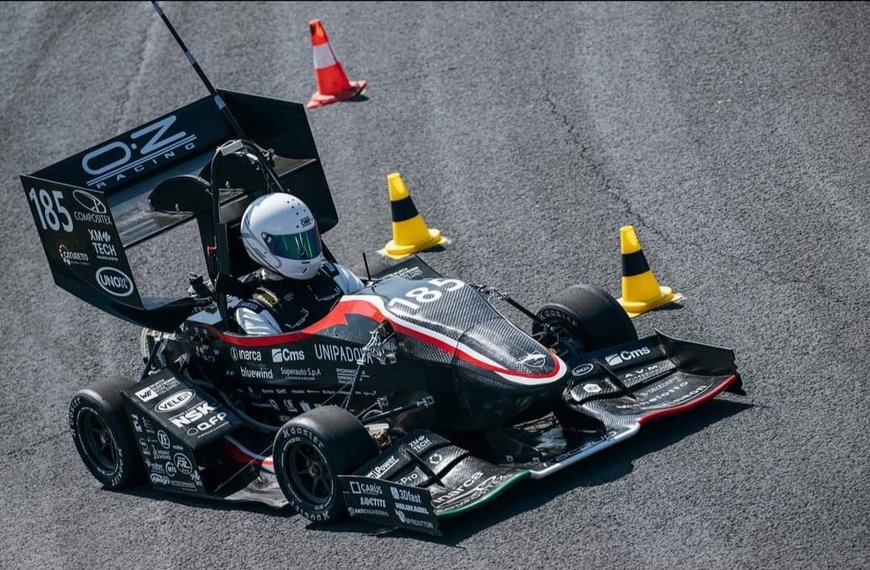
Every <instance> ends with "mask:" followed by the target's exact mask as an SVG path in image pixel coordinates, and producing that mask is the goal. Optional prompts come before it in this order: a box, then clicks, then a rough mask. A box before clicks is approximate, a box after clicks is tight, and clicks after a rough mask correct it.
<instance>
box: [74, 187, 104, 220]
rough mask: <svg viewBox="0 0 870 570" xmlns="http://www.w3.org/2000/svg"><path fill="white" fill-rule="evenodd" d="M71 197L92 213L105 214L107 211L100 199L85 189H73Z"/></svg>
mask: <svg viewBox="0 0 870 570" xmlns="http://www.w3.org/2000/svg"><path fill="white" fill-rule="evenodd" d="M73 198H75V200H76V202H78V203H79V205H80V206H81V207H82V208H84V209H85V210H87V211H89V212H93V213H94V214H105V213H106V212H107V211H108V209H107V208H106V205H105V204H104V203H103V201H102V200H100V199H99V198H97V197H96V196H94V195H93V194H91V193H90V192H87V191H85V190H73Z"/></svg>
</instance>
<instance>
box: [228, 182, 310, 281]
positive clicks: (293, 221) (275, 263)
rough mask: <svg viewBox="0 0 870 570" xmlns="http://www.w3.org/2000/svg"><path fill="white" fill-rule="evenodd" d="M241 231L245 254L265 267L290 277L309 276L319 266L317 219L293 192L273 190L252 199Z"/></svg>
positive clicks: (303, 277)
mask: <svg viewBox="0 0 870 570" xmlns="http://www.w3.org/2000/svg"><path fill="white" fill-rule="evenodd" d="M241 233H242V243H243V244H244V245H245V250H246V251H247V252H248V255H249V256H251V259H253V260H254V261H256V262H257V263H259V264H260V265H262V266H263V267H265V268H266V269H269V270H271V271H274V272H275V273H278V274H280V275H283V276H284V277H289V278H291V279H311V278H312V277H314V276H315V275H317V272H318V271H319V270H320V265H321V263H322V262H323V249H322V247H321V245H320V232H319V231H318V230H317V222H316V221H315V219H314V215H313V214H312V213H311V210H309V209H308V206H306V205H305V203H304V202H302V200H300V199H299V198H297V197H296V196H291V195H290V194H284V193H282V192H276V193H272V194H266V195H265V196H261V197H259V198H257V199H256V200H254V201H253V202H251V205H250V206H248V208H247V209H246V210H245V213H244V215H243V216H242V226H241Z"/></svg>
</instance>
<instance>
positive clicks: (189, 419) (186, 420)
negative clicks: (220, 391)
mask: <svg viewBox="0 0 870 570" xmlns="http://www.w3.org/2000/svg"><path fill="white" fill-rule="evenodd" d="M216 409H217V408H215V407H214V406H211V405H209V404H208V403H207V402H203V403H202V404H199V405H197V406H194V407H193V408H192V409H190V410H187V411H186V412H184V413H183V414H178V415H177V416H173V417H171V418H169V421H171V422H172V424H173V425H174V426H175V427H179V428H183V427H184V426H189V425H190V424H192V423H194V422H196V421H199V420H201V419H203V418H206V417H208V415H209V414H211V413H212V412H214V411H215V410H216Z"/></svg>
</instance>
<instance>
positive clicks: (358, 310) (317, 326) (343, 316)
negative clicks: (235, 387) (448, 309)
mask: <svg viewBox="0 0 870 570" xmlns="http://www.w3.org/2000/svg"><path fill="white" fill-rule="evenodd" d="M348 315H358V316H361V317H367V318H369V319H372V320H374V321H376V322H378V323H380V322H383V321H385V320H387V321H389V322H390V324H391V325H392V326H393V328H394V329H395V330H396V331H398V332H401V333H402V334H405V335H407V336H409V337H411V338H414V339H417V340H419V341H421V342H425V343H426V344H429V345H432V346H434V347H435V348H437V349H439V350H442V351H444V352H446V353H447V354H449V355H450V356H458V357H459V358H460V359H462V360H464V361H466V362H468V363H469V364H472V365H473V366H475V367H477V368H482V369H483V370H487V371H490V372H496V373H501V374H508V375H510V376H518V377H520V378H528V379H530V380H538V379H540V380H545V379H550V378H552V377H553V376H554V375H555V374H556V372H557V371H558V370H559V366H558V363H557V362H554V367H553V371H552V372H550V373H547V374H525V373H522V372H516V371H513V370H508V369H507V368H501V367H499V366H494V365H492V364H489V363H487V362H483V361H481V360H479V359H477V358H475V357H473V356H472V355H470V354H467V353H466V352H464V351H463V350H462V349H461V348H458V347H456V346H452V345H449V344H447V343H446V342H444V341H442V340H441V339H439V338H436V337H433V336H430V335H427V334H426V333H424V332H421V331H417V330H414V329H412V328H409V327H406V326H404V325H402V324H401V323H400V322H397V321H396V320H394V319H391V318H390V317H389V316H385V315H384V314H383V313H381V311H380V309H379V308H378V307H377V306H376V305H374V304H373V303H371V302H370V301H366V300H362V299H352V300H349V301H341V302H339V303H338V304H337V305H336V306H335V307H334V308H333V309H332V311H330V313H329V314H328V315H326V316H325V317H323V318H322V319H320V320H319V321H317V322H316V323H314V324H312V325H311V326H308V327H305V328H304V329H302V330H299V331H295V332H289V333H282V334H278V335H272V336H237V335H231V334H227V333H223V332H221V331H219V330H218V329H216V328H215V327H212V326H210V325H204V326H206V327H207V328H208V329H209V330H211V331H212V332H213V333H214V334H215V335H217V336H218V337H219V338H220V339H221V340H222V341H224V342H226V343H228V344H232V345H235V346H245V347H260V348H262V347H267V346H275V345H280V344H288V343H295V342H299V341H301V340H304V339H306V338H308V337H311V336H314V335H316V334H318V333H320V332H322V331H324V330H326V329H328V328H331V327H335V326H342V325H347V316H348ZM552 358H554V359H555V358H557V357H555V356H552Z"/></svg>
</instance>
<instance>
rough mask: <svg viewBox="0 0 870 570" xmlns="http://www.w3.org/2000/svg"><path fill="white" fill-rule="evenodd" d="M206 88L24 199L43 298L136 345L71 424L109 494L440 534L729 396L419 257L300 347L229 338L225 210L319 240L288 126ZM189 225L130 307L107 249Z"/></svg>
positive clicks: (718, 359)
mask: <svg viewBox="0 0 870 570" xmlns="http://www.w3.org/2000/svg"><path fill="white" fill-rule="evenodd" d="M207 86H208V87H210V90H211V91H212V95H211V96H209V97H205V98H203V99H200V100H198V101H196V102H194V103H192V104H190V105H187V106H185V107H182V108H179V109H176V110H174V111H172V112H171V113H169V114H167V115H164V116H162V117H160V118H158V119H157V120H155V121H151V122H149V123H146V124H145V125H142V126H140V127H137V128H135V129H133V130H131V131H129V132H126V133H124V134H122V135H119V136H118V137H115V138H113V139H111V140H109V141H106V142H104V143H102V144H99V145H96V146H94V147H92V148H90V149H88V150H86V151H83V152H80V153H78V154H76V155H74V156H72V157H70V158H67V159H65V160H62V161H60V162H59V163H57V164H54V165H52V166H49V167H47V168H45V169H43V170H41V171H39V172H37V173H35V174H33V175H25V176H22V177H21V179H22V183H23V185H24V190H25V195H26V197H27V200H28V203H29V204H30V207H31V210H32V214H33V217H34V220H35V223H36V226H37V228H38V231H39V236H40V239H41V240H42V244H43V246H44V249H45V253H46V256H47V258H48V263H49V266H50V268H51V271H52V275H53V277H54V280H55V282H56V283H57V284H58V285H59V286H60V287H62V288H63V289H65V290H67V291H69V292H70V293H72V294H74V295H76V296H77V297H79V298H81V299H83V300H84V301H86V302H88V303H90V304H91V305H93V306H95V307H97V308H99V309H102V310H104V311H106V312H108V313H110V314H112V315H115V316H117V317H120V318H122V319H124V320H127V321H129V322H132V323H135V324H137V325H139V326H141V327H143V336H142V349H143V358H144V361H145V364H144V370H143V372H142V374H141V376H140V377H139V378H138V379H136V380H135V381H134V380H131V379H127V378H120V377H117V378H110V379H108V380H104V381H101V382H97V383H95V384H93V385H92V386H90V387H88V388H86V389H83V390H81V391H80V392H78V393H77V394H76V395H75V396H74V397H73V399H72V402H71V404H70V415H69V421H70V427H71V430H72V434H73V440H74V442H75V446H76V448H77V450H78V452H79V454H80V455H81V458H82V460H83V462H84V463H85V465H86V466H87V468H88V469H89V470H90V471H91V473H92V474H93V475H94V477H96V479H97V480H98V481H100V482H101V483H102V484H103V485H105V486H106V487H108V488H120V487H123V486H126V485H131V484H134V483H137V482H139V481H142V480H147V481H148V482H149V483H150V485H151V487H152V488H154V489H157V490H163V491H171V492H175V493H183V494H187V495H195V496H203V497H214V498H220V499H226V500H236V501H240V500H246V501H259V502H262V503H266V504H268V505H272V506H275V507H283V506H285V505H287V504H289V505H291V506H292V507H293V508H294V509H295V510H296V511H298V512H299V513H301V514H302V515H304V516H305V517H306V518H308V519H310V520H313V521H322V522H325V521H332V520H335V519H338V518H340V517H342V516H344V515H350V516H351V517H356V518H360V519H365V520H368V521H371V522H374V523H377V524H380V525H383V526H388V527H397V528H405V529H411V530H416V531H423V532H428V533H438V532H439V523H440V521H441V520H442V519H445V518H448V517H451V516H455V515H459V514H462V513H464V512H467V511H469V510H471V509H474V508H476V507H478V506H480V505H483V504H485V503H487V502H489V501H491V500H492V499H494V498H495V497H497V496H498V495H500V494H502V493H503V492H505V491H506V490H507V489H509V488H511V487H512V486H514V485H515V484H516V483H518V482H519V481H521V480H523V479H527V478H531V479H540V478H543V477H546V476H548V475H551V474H552V473H555V472H557V471H559V470H561V469H563V468H565V467H567V466H569V465H572V464H574V463H576V462H578V461H580V460H581V459H583V458H585V457H588V456H589V455H592V454H593V453H596V452H598V451H601V450H603V449H605V448H607V447H610V446H611V445H613V444H615V443H617V442H620V441H622V440H624V439H627V438H629V437H631V436H633V435H634V434H636V433H637V432H638V430H639V429H640V427H641V426H642V425H643V424H644V423H645V422H647V421H649V420H652V419H655V418H659V417H663V416H668V415H671V414H675V413H679V412H682V411H685V410H688V409H690V408H693V407H695V406H697V405H699V404H701V403H703V402H706V401H708V400H710V399H712V398H713V397H714V396H716V395H717V394H718V393H720V392H722V391H730V392H734V393H738V394H739V393H742V389H741V380H740V377H739V375H738V374H737V371H736V368H735V364H734V355H733V353H732V352H731V351H729V350H725V349H722V348H716V347H712V346H707V345H703V344H698V343H694V342H688V341H683V340H678V339H675V338H670V337H668V336H665V335H664V334H660V333H657V334H656V335H654V336H650V337H647V338H643V339H638V338H637V334H636V332H635V329H634V326H633V325H632V322H631V320H630V319H629V318H628V316H627V315H626V313H625V311H623V309H622V308H621V307H620V306H619V304H617V303H616V302H615V301H614V299H613V298H612V297H610V296H609V295H608V294H607V293H606V292H604V291H603V290H601V289H598V288H596V287H592V286H588V285H576V286H572V287H569V288H567V289H565V290H563V291H561V292H559V293H557V294H556V295H554V296H553V297H552V300H551V301H550V302H548V303H546V304H545V305H544V306H543V307H541V308H540V309H539V310H538V311H536V312H531V311H529V310H527V309H525V308H524V307H523V306H522V305H520V304H519V303H518V302H516V301H515V300H513V299H511V298H510V297H509V296H507V295H504V294H502V293H500V292H498V291H496V290H495V289H492V288H487V287H482V286H477V285H474V284H471V283H467V282H465V281H462V280H460V279H456V278H453V277H445V276H442V275H440V274H438V273H437V272H436V271H434V270H433V269H432V268H431V267H430V266H429V265H427V264H426V263H425V262H424V261H423V260H422V259H420V258H419V257H412V258H410V259H408V260H406V261H404V262H401V263H398V264H394V265H391V266H387V267H385V268H384V269H382V270H381V271H379V272H377V273H376V274H375V275H367V276H366V277H367V279H366V280H365V285H364V288H363V289H362V290H361V291H360V292H358V293H357V294H352V295H345V296H343V297H341V298H340V299H339V300H338V301H337V302H336V304H335V305H334V307H333V308H332V310H331V312H330V313H329V314H328V315H327V316H326V317H324V318H323V319H322V320H320V321H318V322H316V323H314V324H313V325H311V326H309V327H307V328H305V329H302V330H298V331H293V332H288V333H285V334H278V335H274V336H246V335H245V334H243V333H242V332H241V330H240V329H239V328H238V327H237V325H236V324H235V323H234V321H233V319H232V318H231V317H230V315H231V311H232V309H233V307H234V306H235V304H236V303H238V302H239V299H241V298H244V297H245V296H246V295H247V294H249V291H247V290H246V284H245V282H244V281H243V280H242V277H243V276H245V275H247V274H248V273H250V272H251V271H253V270H254V269H256V267H255V266H254V265H253V264H252V262H251V261H250V259H249V258H248V257H247V255H246V253H245V251H244V249H243V247H242V245H241V239H240V230H239V221H240V218H241V215H242V213H243V212H244V210H245V208H246V206H247V205H248V204H249V203H250V202H251V201H252V200H254V199H255V198H257V197H258V196H261V195H263V194H264V193H267V192H289V193H292V194H295V195H297V196H299V197H300V198H301V199H302V200H303V201H304V202H305V203H306V204H308V205H309V207H310V208H311V209H312V211H313V213H314V215H315V217H316V218H317V222H318V225H319V227H320V229H321V232H322V233H326V232H328V231H329V229H330V228H332V227H334V226H335V224H336V223H337V221H338V216H337V214H336V209H335V205H334V203H333V200H332V196H331V194H330V191H329V186H328V185H327V182H326V178H325V176H324V173H323V169H322V167H321V164H320V161H319V158H318V155H317V150H316V147H315V145H314V141H313V139H312V135H311V131H310V129H309V126H308V121H307V118H306V115H305V111H304V109H303V106H302V105H300V104H297V103H290V102H284V101H279V100H275V99H269V98H264V97H258V96H253V95H247V94H243V93H237V92H230V91H223V90H220V91H219V90H214V89H213V88H211V85H210V84H207ZM191 220H195V221H196V223H197V225H198V229H199V234H200V237H201V247H202V251H203V254H204V255H205V259H206V266H207V269H208V276H207V277H206V276H203V275H191V277H190V289H189V292H188V294H187V295H183V296H181V297H178V298H154V297H146V296H142V295H141V294H140V289H139V287H138V285H137V283H136V281H135V280H134V277H133V272H132V271H131V267H130V265H129V263H128V259H127V255H126V251H127V249H128V248H130V247H132V246H134V245H136V244H140V243H143V242H145V241H146V240H148V239H151V238H153V237H155V236H157V235H161V234H163V233H165V232H167V231H170V230H171V229H172V228H174V227H176V226H178V225H179V224H182V223H184V222H187V221H191ZM324 251H325V252H326V255H327V257H328V258H330V259H331V255H330V254H329V250H328V249H327V248H325V247H324ZM333 261H334V260H333ZM495 301H504V302H506V303H509V304H511V305H512V306H514V307H515V308H517V309H519V310H520V311H522V312H523V313H524V314H526V315H527V316H528V317H530V319H531V321H532V325H531V328H530V330H529V331H528V332H524V331H522V330H521V329H519V328H518V327H517V326H515V325H514V324H513V323H511V322H510V321H508V320H507V319H506V318H505V317H504V316H503V315H502V314H501V313H500V312H499V310H498V309H496V308H495V306H494V302H495Z"/></svg>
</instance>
